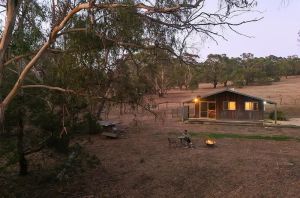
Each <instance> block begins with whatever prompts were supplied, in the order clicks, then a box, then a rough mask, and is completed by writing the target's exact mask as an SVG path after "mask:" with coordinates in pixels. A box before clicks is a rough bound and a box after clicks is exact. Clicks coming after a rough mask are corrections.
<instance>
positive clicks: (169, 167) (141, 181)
mask: <svg viewBox="0 0 300 198" xmlns="http://www.w3.org/2000/svg"><path fill="white" fill-rule="evenodd" d="M299 85H300V77H291V78H289V79H283V81H282V82H279V83H275V84H274V85H272V86H258V87H257V86H256V87H247V88H243V89H241V90H240V91H242V92H245V93H249V94H253V95H256V96H260V97H265V98H268V99H271V100H275V101H277V102H278V103H280V97H283V99H282V101H281V105H280V106H279V107H280V109H282V110H286V111H287V115H288V116H289V117H293V118H299V117H300V113H299V111H298V110H299V109H300V108H299V106H300V101H299V100H298V101H297V99H298V98H300V97H299V96H300V89H299V88H298V86H299ZM210 87H211V85H208V84H207V85H202V86H201V88H200V89H199V90H197V91H194V92H191V91H173V92H171V93H170V94H168V95H167V96H166V98H163V99H159V100H158V101H157V102H163V101H169V102H182V101H183V100H186V99H190V98H191V97H193V96H195V95H199V94H200V95H201V94H203V93H208V92H211V91H214V90H213V89H211V88H210ZM174 104H175V103H174ZM169 105H170V106H171V104H169ZM168 108H170V107H168ZM163 115H164V114H163ZM110 118H111V119H114V120H120V121H121V122H122V123H123V124H124V125H126V126H128V129H127V131H126V134H125V136H124V137H123V138H121V139H117V140H112V139H106V138H103V137H101V136H100V135H96V136H93V138H92V143H89V144H87V145H86V149H87V150H88V151H90V152H91V153H94V154H96V155H97V157H98V158H99V159H100V161H101V165H99V166H98V167H97V168H96V169H93V170H91V171H89V172H86V173H83V175H82V176H81V177H80V178H78V179H77V182H76V183H75V184H74V185H72V186H71V187H69V189H68V190H69V191H71V192H73V193H72V194H73V195H76V194H81V195H85V196H88V195H90V196H91V197H299V196H300V142H299V141H297V140H290V141H274V140H249V139H231V138H223V139H217V146H216V147H215V148H208V147H206V146H205V145H204V143H203V141H204V138H200V137H198V136H196V137H194V138H193V143H194V145H195V148H182V147H181V148H169V146H168V141H167V138H168V137H177V136H178V135H180V133H181V131H182V130H183V129H188V130H189V131H191V132H194V133H199V134H201V133H235V134H251V135H285V136H290V137H296V138H300V129H299V128H277V127H276V128H275V127H258V126H225V125H201V124H184V123H181V122H180V121H179V118H171V116H170V115H169V114H165V115H164V116H162V118H164V119H159V120H156V121H155V119H154V118H153V116H151V115H147V114H146V113H145V112H144V113H139V114H138V115H137V117H136V118H135V119H136V120H137V122H133V121H132V120H133V118H134V117H133V115H131V114H126V115H123V116H119V115H117V114H114V115H111V116H110ZM298 121H299V120H298Z"/></svg>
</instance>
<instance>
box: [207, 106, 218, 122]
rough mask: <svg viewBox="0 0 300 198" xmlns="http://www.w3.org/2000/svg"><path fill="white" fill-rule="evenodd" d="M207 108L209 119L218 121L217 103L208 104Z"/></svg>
mask: <svg viewBox="0 0 300 198" xmlns="http://www.w3.org/2000/svg"><path fill="white" fill-rule="evenodd" d="M207 106H208V107H207V115H208V118H211V119H216V102H208V104H207Z"/></svg>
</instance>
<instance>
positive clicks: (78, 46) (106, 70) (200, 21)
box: [0, 0, 258, 174]
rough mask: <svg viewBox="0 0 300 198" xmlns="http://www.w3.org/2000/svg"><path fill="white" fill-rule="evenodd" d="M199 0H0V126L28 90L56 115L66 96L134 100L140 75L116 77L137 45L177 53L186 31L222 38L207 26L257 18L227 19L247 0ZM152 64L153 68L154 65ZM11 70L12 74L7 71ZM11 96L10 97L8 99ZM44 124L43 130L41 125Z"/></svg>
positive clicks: (137, 96)
mask: <svg viewBox="0 0 300 198" xmlns="http://www.w3.org/2000/svg"><path fill="white" fill-rule="evenodd" d="M206 2H207V1H206V0H191V1H186V0H168V1H161V0H157V1H143V0H136V1H135V0H122V1H110V0H105V1H97V0H90V1H82V0H80V1H79V0H78V1H77V0H73V1H50V0H49V1H39V0H7V1H3V5H2V6H1V9H2V10H1V13H2V14H3V18H5V20H4V22H3V25H2V26H1V27H2V31H1V41H0V87H1V92H0V93H1V97H0V122H1V126H3V120H4V113H5V112H7V110H8V109H9V108H10V107H13V106H14V107H20V111H19V112H18V113H17V114H19V118H23V117H24V109H23V108H21V107H23V106H26V105H27V104H26V103H25V102H24V93H25V94H26V93H27V92H28V93H30V96H31V97H27V98H26V102H28V106H27V107H30V108H32V109H30V110H31V112H30V111H29V113H33V112H34V108H33V107H34V104H35V103H36V104H38V103H39V102H40V101H38V100H36V96H41V95H42V99H43V100H45V103H43V104H42V106H43V108H41V109H43V110H44V109H46V108H48V107H47V105H48V106H50V108H51V106H53V105H51V102H52V103H54V104H56V105H57V106H61V107H60V111H59V112H60V114H63V112H64V106H65V104H66V103H68V101H69V103H72V102H70V101H71V99H70V100H69V99H68V98H70V97H71V96H70V95H74V96H83V97H86V99H87V100H89V99H98V101H101V102H105V101H111V100H113V101H118V100H124V99H126V100H128V101H129V102H135V103H138V102H139V99H140V98H141V94H140V91H139V90H137V89H141V88H140V87H139V86H137V85H138V82H140V81H134V79H128V78H129V77H130V76H129V75H124V74H127V73H126V72H128V70H127V68H126V67H127V66H126V62H127V61H128V59H130V58H134V57H135V56H134V55H135V54H137V53H139V52H140V51H141V50H149V51H152V52H155V51H157V50H161V51H165V52H164V53H169V54H173V56H176V57H180V56H181V55H182V51H183V50H181V48H182V46H184V45H182V43H184V42H185V39H186V37H187V36H189V35H190V34H191V33H192V32H193V33H198V34H199V35H200V36H206V37H211V38H213V39H214V38H215V37H218V36H220V37H222V35H219V34H218V32H217V30H215V29H213V27H215V26H227V27H228V28H234V27H235V26H238V25H241V24H244V23H248V22H251V21H256V20H258V19H253V20H248V21H242V22H236V23H235V22H233V21H234V19H233V17H236V16H238V14H237V13H238V12H246V11H248V10H249V9H250V8H252V7H253V6H255V2H254V1H247V0H224V1H220V6H219V9H218V10H217V11H215V10H213V11H211V12H209V11H208V10H209V9H206V6H207V5H206ZM164 53H160V54H159V56H160V55H161V56H163V54H164ZM154 57H155V56H154ZM157 59H158V58H157ZM154 60H155V59H154ZM155 61H157V60H155ZM152 65H153V67H155V64H152ZM164 65H165V64H164ZM164 71H167V69H165V70H164ZM13 73H14V74H15V76H14V77H11V76H12V74H13ZM161 76H163V78H162V79H161V82H162V83H157V84H164V85H163V86H162V87H161V88H160V89H161V90H162V92H163V90H165V89H166V85H165V84H166V83H165V80H164V79H166V78H165V75H164V74H163V75H161ZM8 78H9V80H7V79H8ZM4 79H5V80H4ZM125 82H126V83H125ZM121 85H124V86H121ZM32 89H48V90H51V91H59V92H62V95H64V97H60V95H58V94H52V95H50V96H49V95H47V94H45V93H44V92H41V91H33V90H32ZM136 90H137V91H136ZM43 93H44V95H43ZM124 93H127V95H126V94H125V95H124ZM142 93H143V92H142ZM22 98H23V99H22ZM49 98H50V99H51V101H50V99H49ZM13 99H16V103H14V104H13V103H12V102H13ZM19 101H20V102H19ZM49 101H50V103H49ZM53 101H55V102H53ZM100 106H101V105H100ZM101 108H102V107H100V111H101ZM11 109H13V108H11ZM52 110H53V109H52ZM74 111H75V110H74ZM51 112H55V111H51ZM40 113H41V114H40V115H42V112H40ZM19 121H20V122H19V128H20V133H19V134H20V135H21V136H20V138H22V134H23V131H22V130H23V126H24V124H23V120H22V119H20V120H19ZM53 122H56V123H57V125H59V127H62V128H63V129H64V127H65V126H61V123H60V122H59V121H57V120H56V121H55V119H53ZM1 128H3V127H1ZM45 128H48V129H49V126H46V127H45ZM50 128H51V127H50ZM49 130H54V129H49ZM55 130H58V129H55ZM23 146H24V145H22V141H20V145H19V147H20V148H19V151H20V156H21V158H23V157H24V155H25V153H26V152H25V150H24V148H22V147H23ZM21 160H22V162H20V164H21V169H22V168H23V169H22V171H24V174H26V172H27V170H26V168H27V167H26V162H25V161H24V160H23V159H21ZM22 163H23V164H22Z"/></svg>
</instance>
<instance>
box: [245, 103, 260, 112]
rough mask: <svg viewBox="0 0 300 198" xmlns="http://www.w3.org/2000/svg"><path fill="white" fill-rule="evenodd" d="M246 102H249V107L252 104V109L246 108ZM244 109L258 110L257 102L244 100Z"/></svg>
mask: <svg viewBox="0 0 300 198" xmlns="http://www.w3.org/2000/svg"><path fill="white" fill-rule="evenodd" d="M246 103H250V104H251V105H250V107H251V106H252V109H246ZM255 104H256V105H255ZM255 106H256V107H257V108H256V109H254V107H255ZM244 110H245V111H258V110H259V106H258V102H253V101H245V104H244Z"/></svg>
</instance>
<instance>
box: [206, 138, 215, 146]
mask: <svg viewBox="0 0 300 198" xmlns="http://www.w3.org/2000/svg"><path fill="white" fill-rule="evenodd" d="M205 143H206V144H210V145H212V144H215V143H216V141H213V140H210V139H207V140H205Z"/></svg>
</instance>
